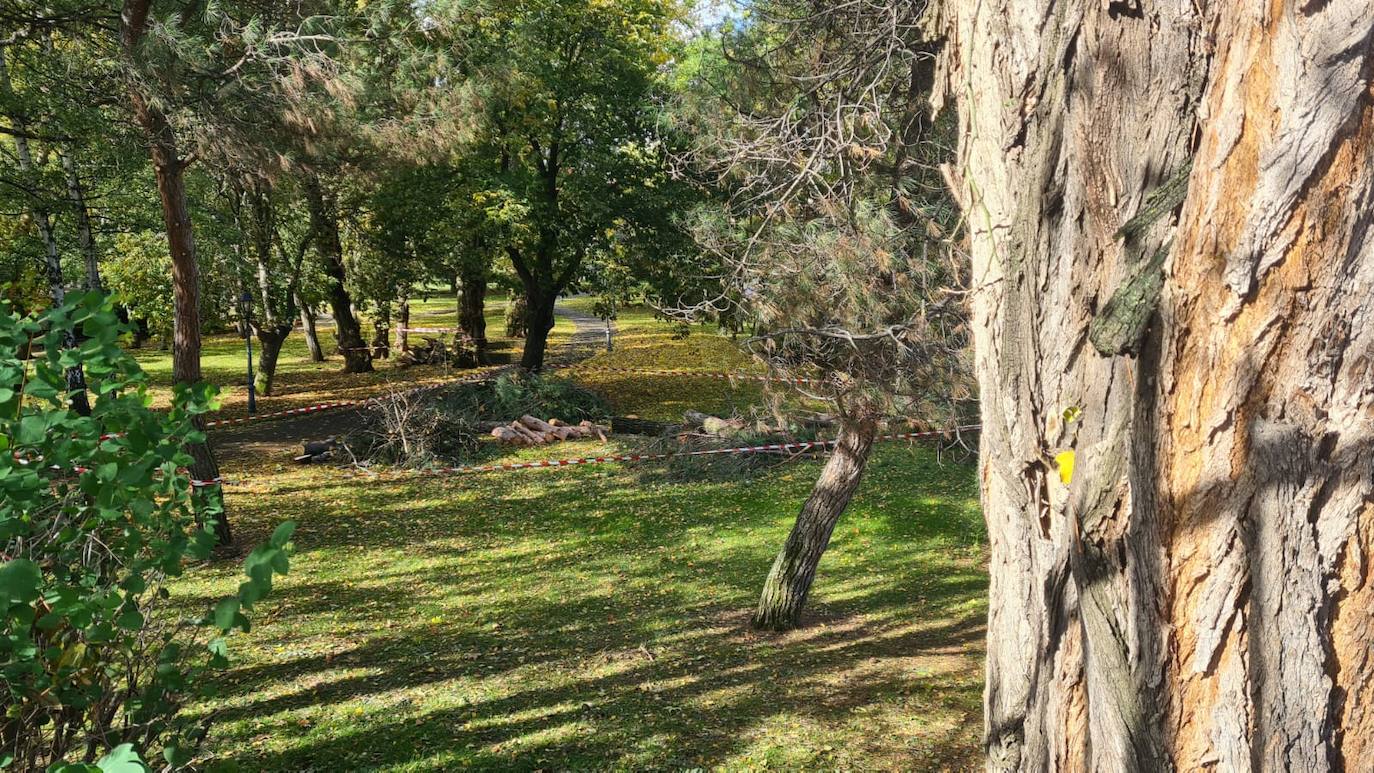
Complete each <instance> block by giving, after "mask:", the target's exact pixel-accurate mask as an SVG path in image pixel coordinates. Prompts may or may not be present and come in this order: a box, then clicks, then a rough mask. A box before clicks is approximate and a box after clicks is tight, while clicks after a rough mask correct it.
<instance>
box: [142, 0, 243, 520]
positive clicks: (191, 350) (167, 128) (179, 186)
mask: <svg viewBox="0 0 1374 773" xmlns="http://www.w3.org/2000/svg"><path fill="white" fill-rule="evenodd" d="M150 10H151V0H126V2H125V3H124V8H123V11H122V12H121V14H120V22H121V30H120V39H121V44H122V45H123V48H124V52H125V55H126V56H127V57H128V58H129V59H130V61H137V59H138V56H139V55H138V50H137V49H138V45H139V42H140V40H141V39H142V37H143V33H144V30H145V29H146V27H147V24H148V13H149V11H150ZM129 102H130V104H131V105H132V107H133V112H134V118H135V120H136V121H137V122H138V125H139V126H140V127H141V128H142V129H143V132H144V135H145V136H146V137H147V139H148V155H149V157H150V158H151V160H152V163H153V174H154V176H155V177H156V178H157V190H158V198H159V200H160V203H161V205H162V220H163V223H164V225H165V226H166V228H167V246H168V248H169V250H170V252H171V255H172V313H173V330H172V379H173V380H174V381H175V382H177V383H179V384H195V383H197V382H199V381H200V380H201V372H200V268H199V266H198V265H197V263H196V241H195V236H194V235H193V234H192V231H191V215H190V212H189V210H188V208H187V205H186V180H185V177H184V172H185V164H184V162H183V161H182V159H181V157H180V155H179V154H178V152H177V144H176V134H175V132H174V131H173V129H172V126H171V124H170V123H169V122H168V121H167V116H165V115H163V114H162V112H161V110H159V109H158V108H156V107H154V106H153V104H151V103H150V102H149V101H148V100H147V99H146V98H145V97H144V95H143V94H142V93H141V92H140V91H138V89H137V88H136V87H135V88H131V89H130V91H129ZM194 424H195V426H196V428H197V429H199V430H201V431H204V430H205V419H204V418H203V417H196V419H195V420H194ZM186 450H187V452H188V453H189V454H190V455H191V457H192V458H193V459H194V461H193V462H192V464H191V469H190V472H191V476H192V477H193V478H195V479H196V480H201V481H218V480H219V477H220V475H219V464H218V463H217V462H216V460H215V455H214V452H213V451H212V450H211V449H210V446H209V444H208V443H188V444H187V446H186ZM204 494H205V496H207V497H209V498H211V499H213V500H215V504H214V505H212V506H217V507H218V509H219V510H220V514H219V516H218V518H217V520H216V524H215V532H216V534H217V535H218V537H219V541H220V544H223V545H227V544H229V543H230V542H232V541H233V539H232V533H231V531H230V529H229V514H228V510H227V509H226V508H225V507H224V502H223V500H224V496H223V489H222V488H221V487H220V486H219V485H211V486H209V487H208V488H207V490H206V491H205V492H204Z"/></svg>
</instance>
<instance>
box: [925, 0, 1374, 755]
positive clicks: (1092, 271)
mask: <svg viewBox="0 0 1374 773" xmlns="http://www.w3.org/2000/svg"><path fill="white" fill-rule="evenodd" d="M947 12H948V13H949V14H950V16H951V19H950V22H951V23H950V25H949V27H948V32H949V45H950V46H951V49H952V52H951V53H952V59H951V62H952V67H951V71H950V73H949V76H950V80H949V93H950V94H952V95H953V96H954V97H955V98H956V99H958V100H959V116H960V121H961V139H960V148H959V165H958V167H959V168H958V170H957V173H956V174H955V175H953V176H952V177H953V179H952V182H953V183H954V184H955V186H956V188H957V190H958V193H959V195H960V197H961V198H962V203H963V205H964V209H965V212H966V213H967V216H968V223H969V227H970V230H971V245H972V259H973V282H972V284H973V296H972V299H973V311H974V327H975V339H976V349H977V357H976V359H977V370H978V376H979V381H980V384H981V395H982V397H981V400H982V403H981V405H982V414H983V439H982V446H981V455H982V458H981V463H980V466H981V474H980V479H981V481H982V486H983V491H982V500H983V509H984V512H985V517H986V519H987V522H988V532H989V538H990V543H991V544H990V550H991V560H990V562H989V566H990V572H991V590H990V608H989V615H988V653H987V682H986V693H985V717H986V751H987V759H988V767H989V769H991V770H1005V771H1013V770H1014V771H1037V770H1102V771H1157V770H1203V769H1207V770H1368V769H1371V768H1374V712H1371V711H1369V710H1368V708H1367V707H1368V706H1369V705H1370V703H1371V700H1374V657H1371V655H1370V652H1371V648H1374V624H1371V622H1370V616H1369V609H1370V607H1371V605H1374V582H1371V578H1370V577H1369V576H1368V574H1369V572H1370V568H1369V567H1370V565H1371V562H1370V560H1369V558H1370V556H1371V551H1374V390H1372V389H1371V388H1370V384H1371V383H1374V324H1370V321H1371V320H1374V228H1371V226H1374V207H1371V205H1370V201H1371V199H1374V159H1371V158H1370V156H1371V155H1374V103H1372V101H1371V84H1370V77H1371V74H1372V73H1374V5H1370V4H1369V3H1367V2H1365V1H1364V0H1333V2H1328V3H1300V2H1297V0H1280V1H1279V2H1276V3H1269V4H1258V5H1256V4H1253V3H1241V2H1239V1H1238V0H1225V1H1221V2H1205V3H1196V2H1192V0H1165V1H1164V2H1161V3H1155V4H1149V5H1145V4H1137V3H1126V2H1112V3H1097V2H1086V1H1083V0H1076V1H1074V2H1069V3H1067V4H1065V3H1058V4H1054V3H1043V4H1040V3H1032V4H1029V5H1028V4H1025V3H1012V2H1011V0H992V2H986V3H981V4H973V3H955V4H950V5H949V6H948V11H947Z"/></svg>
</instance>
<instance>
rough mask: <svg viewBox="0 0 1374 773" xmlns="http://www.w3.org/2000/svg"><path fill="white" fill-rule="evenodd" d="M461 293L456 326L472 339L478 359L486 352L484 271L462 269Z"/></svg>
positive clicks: (485, 289) (485, 284) (485, 287)
mask: <svg viewBox="0 0 1374 773" xmlns="http://www.w3.org/2000/svg"><path fill="white" fill-rule="evenodd" d="M462 282H463V295H462V300H461V301H460V302H459V304H458V327H459V328H460V329H461V330H462V331H463V334H464V335H465V336H467V337H468V338H469V339H470V340H471V341H472V346H473V348H474V349H476V350H477V358H478V360H479V361H480V360H482V359H483V358H484V357H485V356H486V353H487V307H486V302H487V275H486V272H485V271H482V270H475V269H466V268H465V269H464V270H463V275H462Z"/></svg>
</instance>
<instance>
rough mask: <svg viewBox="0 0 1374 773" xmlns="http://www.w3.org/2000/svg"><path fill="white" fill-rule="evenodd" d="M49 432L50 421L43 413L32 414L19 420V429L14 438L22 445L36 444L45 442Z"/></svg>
mask: <svg viewBox="0 0 1374 773" xmlns="http://www.w3.org/2000/svg"><path fill="white" fill-rule="evenodd" d="M47 434H48V422H47V420H46V419H44V418H43V417H42V416H41V415H38V414H30V415H28V416H25V417H24V418H22V419H20V420H19V430H18V431H17V432H15V433H14V439H15V441H16V442H18V443H19V445H21V446H34V445H38V444H39V443H42V442H43V437H44V436H45V435H47Z"/></svg>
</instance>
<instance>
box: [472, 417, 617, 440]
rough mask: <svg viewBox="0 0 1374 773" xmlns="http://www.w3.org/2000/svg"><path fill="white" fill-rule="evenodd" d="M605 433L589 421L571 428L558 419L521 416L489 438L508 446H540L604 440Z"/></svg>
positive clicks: (493, 432) (492, 432) (602, 428)
mask: <svg viewBox="0 0 1374 773" xmlns="http://www.w3.org/2000/svg"><path fill="white" fill-rule="evenodd" d="M606 432H607V429H606V428H605V427H602V426H600V425H598V424H593V423H592V422H590V421H583V422H582V423H581V424H578V425H577V426H573V425H570V424H567V423H566V422H562V421H559V420H558V419H549V420H548V421H544V420H543V419H536V418H535V417H533V416H521V417H520V418H518V419H516V420H515V421H513V422H511V423H510V424H503V425H501V426H499V427H496V428H494V429H492V431H491V436H492V437H494V438H496V439H497V440H499V441H501V442H502V443H506V444H508V445H515V446H540V445H544V444H546V443H558V442H561V441H564V440H581V439H585V438H591V437H596V438H600V439H602V440H605V439H606Z"/></svg>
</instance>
